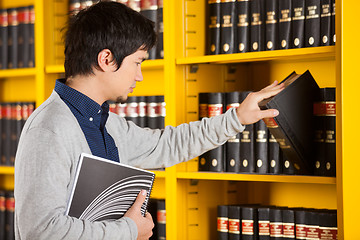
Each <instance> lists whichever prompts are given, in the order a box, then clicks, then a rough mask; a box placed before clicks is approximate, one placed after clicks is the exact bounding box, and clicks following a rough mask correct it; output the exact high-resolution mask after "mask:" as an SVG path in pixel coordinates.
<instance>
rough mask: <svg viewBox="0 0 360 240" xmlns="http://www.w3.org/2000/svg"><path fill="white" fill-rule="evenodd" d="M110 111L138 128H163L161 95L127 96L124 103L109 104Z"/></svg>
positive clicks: (163, 106)
mask: <svg viewBox="0 0 360 240" xmlns="http://www.w3.org/2000/svg"><path fill="white" fill-rule="evenodd" d="M109 105H110V111H111V112H114V113H116V114H118V115H120V116H121V117H125V119H126V120H129V121H133V122H134V123H135V124H136V125H138V126H140V127H148V128H151V129H164V128H165V116H166V109H165V106H166V104H165V99H164V96H163V95H155V96H129V97H128V99H127V101H126V102H125V103H114V102H111V103H109Z"/></svg>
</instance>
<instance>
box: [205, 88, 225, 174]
mask: <svg viewBox="0 0 360 240" xmlns="http://www.w3.org/2000/svg"><path fill="white" fill-rule="evenodd" d="M223 109H224V94H223V93H221V92H215V93H208V117H214V116H218V115H221V114H222V113H223V112H224V110H223ZM207 158H208V159H207V160H206V162H208V163H209V171H210V172H222V171H224V166H225V164H224V145H221V146H219V147H216V148H214V149H212V150H210V151H208V152H207Z"/></svg>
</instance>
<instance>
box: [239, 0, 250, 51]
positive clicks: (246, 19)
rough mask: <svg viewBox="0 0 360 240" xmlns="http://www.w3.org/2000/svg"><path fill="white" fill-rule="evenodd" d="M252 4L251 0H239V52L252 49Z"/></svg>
mask: <svg viewBox="0 0 360 240" xmlns="http://www.w3.org/2000/svg"><path fill="white" fill-rule="evenodd" d="M250 4H251V0H237V3H236V8H237V9H236V11H237V15H238V17H237V26H236V48H237V52H239V53H244V52H249V51H250V23H251V22H250V19H251V16H250Z"/></svg>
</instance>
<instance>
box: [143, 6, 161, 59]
mask: <svg viewBox="0 0 360 240" xmlns="http://www.w3.org/2000/svg"><path fill="white" fill-rule="evenodd" d="M157 10H158V5H157V0H140V13H141V14H142V15H143V16H145V17H146V18H147V19H149V20H151V21H152V22H154V27H155V28H154V29H155V32H157V24H158V23H157ZM147 59H156V46H155V47H153V48H151V49H149V50H148V56H147Z"/></svg>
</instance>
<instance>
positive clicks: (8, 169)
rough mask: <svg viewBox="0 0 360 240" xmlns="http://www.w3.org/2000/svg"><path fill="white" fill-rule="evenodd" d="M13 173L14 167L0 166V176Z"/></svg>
mask: <svg viewBox="0 0 360 240" xmlns="http://www.w3.org/2000/svg"><path fill="white" fill-rule="evenodd" d="M14 173H15V168H14V167H10V166H9V167H7V166H0V175H13V174H14Z"/></svg>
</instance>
